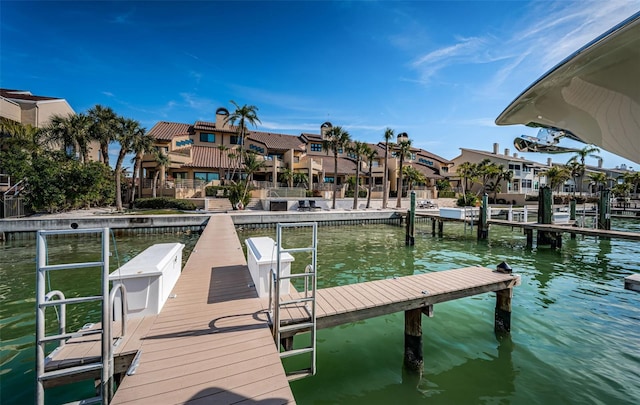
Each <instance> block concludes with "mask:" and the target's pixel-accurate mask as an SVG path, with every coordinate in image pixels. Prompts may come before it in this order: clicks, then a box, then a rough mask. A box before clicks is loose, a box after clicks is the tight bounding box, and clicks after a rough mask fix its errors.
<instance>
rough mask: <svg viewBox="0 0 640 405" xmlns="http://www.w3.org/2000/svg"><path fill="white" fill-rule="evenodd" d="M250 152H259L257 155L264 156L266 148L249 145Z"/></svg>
mask: <svg viewBox="0 0 640 405" xmlns="http://www.w3.org/2000/svg"><path fill="white" fill-rule="evenodd" d="M249 150H253V151H255V152H257V153H260V154H262V155H264V148H261V147H259V146H257V145H254V144H251V145H249Z"/></svg>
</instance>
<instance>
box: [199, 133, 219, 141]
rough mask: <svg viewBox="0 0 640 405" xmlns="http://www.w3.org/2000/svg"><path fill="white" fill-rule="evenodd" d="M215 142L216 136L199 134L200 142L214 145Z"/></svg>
mask: <svg viewBox="0 0 640 405" xmlns="http://www.w3.org/2000/svg"><path fill="white" fill-rule="evenodd" d="M215 141H216V134H210V133H207V132H200V142H208V143H215Z"/></svg>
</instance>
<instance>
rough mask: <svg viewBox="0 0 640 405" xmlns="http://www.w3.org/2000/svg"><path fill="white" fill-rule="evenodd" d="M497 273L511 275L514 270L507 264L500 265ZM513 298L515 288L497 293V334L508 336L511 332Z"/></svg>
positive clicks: (495, 327) (495, 324) (495, 329)
mask: <svg viewBox="0 0 640 405" xmlns="http://www.w3.org/2000/svg"><path fill="white" fill-rule="evenodd" d="M496 271H497V272H498V273H504V274H511V273H512V272H513V270H512V269H511V266H509V265H508V264H507V263H505V262H502V263H500V264H499V265H498V266H497V268H496ZM511 297H513V288H506V289H504V290H499V291H496V312H495V321H494V331H495V332H496V334H508V333H509V332H511Z"/></svg>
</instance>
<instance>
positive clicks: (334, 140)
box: [322, 125, 351, 210]
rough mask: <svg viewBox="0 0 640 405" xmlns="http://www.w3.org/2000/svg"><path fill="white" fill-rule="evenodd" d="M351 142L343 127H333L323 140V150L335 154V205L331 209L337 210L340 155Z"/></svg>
mask: <svg viewBox="0 0 640 405" xmlns="http://www.w3.org/2000/svg"><path fill="white" fill-rule="evenodd" d="M350 141H351V137H350V136H349V132H347V131H345V130H344V129H342V127H341V126H339V125H338V126H335V127H331V128H330V129H329V130H328V131H327V132H326V134H325V137H324V139H323V140H322V149H324V150H325V151H326V152H327V154H329V152H332V153H333V203H332V205H331V209H334V210H335V209H336V194H338V153H340V151H342V150H343V149H344V148H345V147H346V146H347V145H348V144H349V142H350Z"/></svg>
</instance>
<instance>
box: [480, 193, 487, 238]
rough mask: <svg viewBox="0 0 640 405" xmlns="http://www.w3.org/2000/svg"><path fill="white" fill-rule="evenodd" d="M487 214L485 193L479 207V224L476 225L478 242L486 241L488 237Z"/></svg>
mask: <svg viewBox="0 0 640 405" xmlns="http://www.w3.org/2000/svg"><path fill="white" fill-rule="evenodd" d="M488 214H489V196H488V195H487V193H485V194H484V195H483V196H482V205H481V207H480V223H479V224H478V240H486V239H487V238H488V237H489V224H488V222H487V219H488V216H489V215H488Z"/></svg>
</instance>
